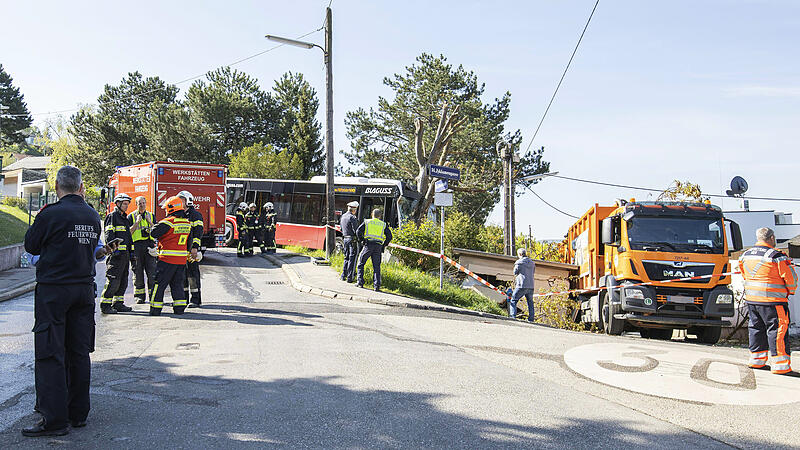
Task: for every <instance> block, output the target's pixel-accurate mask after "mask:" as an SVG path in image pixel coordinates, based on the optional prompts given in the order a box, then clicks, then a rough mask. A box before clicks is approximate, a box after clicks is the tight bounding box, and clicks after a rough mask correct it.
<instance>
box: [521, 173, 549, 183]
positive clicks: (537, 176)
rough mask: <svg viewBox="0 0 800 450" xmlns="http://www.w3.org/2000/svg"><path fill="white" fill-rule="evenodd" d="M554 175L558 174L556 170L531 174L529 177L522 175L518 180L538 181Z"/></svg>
mask: <svg viewBox="0 0 800 450" xmlns="http://www.w3.org/2000/svg"><path fill="white" fill-rule="evenodd" d="M554 175H558V172H548V173H540V174H538V175H531V176H529V177H522V178H520V179H519V180H520V181H539V180H541V179H542V178H546V177H552V176H554Z"/></svg>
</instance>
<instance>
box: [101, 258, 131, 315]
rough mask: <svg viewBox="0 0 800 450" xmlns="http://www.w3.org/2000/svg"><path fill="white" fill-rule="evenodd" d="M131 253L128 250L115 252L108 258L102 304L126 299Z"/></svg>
mask: <svg viewBox="0 0 800 450" xmlns="http://www.w3.org/2000/svg"><path fill="white" fill-rule="evenodd" d="M129 265H130V254H129V253H128V251H127V250H122V251H119V252H115V253H113V254H112V255H111V256H109V257H108V258H107V259H106V285H105V287H104V288H103V295H102V297H103V299H102V300H101V301H100V303H101V304H108V305H110V304H112V303H115V302H123V301H125V291H126V290H127V289H128V266H129Z"/></svg>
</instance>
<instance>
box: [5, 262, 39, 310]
mask: <svg viewBox="0 0 800 450" xmlns="http://www.w3.org/2000/svg"><path fill="white" fill-rule="evenodd" d="M35 287H36V268H35V267H27V268H24V269H23V268H16V269H8V270H4V271H2V272H0V302H4V301H6V300H10V299H12V298H14V297H16V296H18V295H22V294H25V293H26V292H30V291H32V290H33V289H34V288H35Z"/></svg>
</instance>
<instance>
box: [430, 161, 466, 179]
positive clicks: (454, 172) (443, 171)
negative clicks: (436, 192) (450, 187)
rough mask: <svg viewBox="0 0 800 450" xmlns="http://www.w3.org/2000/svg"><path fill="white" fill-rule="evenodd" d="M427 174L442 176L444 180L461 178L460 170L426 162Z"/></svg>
mask: <svg viewBox="0 0 800 450" xmlns="http://www.w3.org/2000/svg"><path fill="white" fill-rule="evenodd" d="M428 175H430V176H432V177H437V178H443V179H445V180H455V181H458V180H460V179H461V171H460V170H458V169H454V168H452V167H445V166H437V165H435V164H428Z"/></svg>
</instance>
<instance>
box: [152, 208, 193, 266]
mask: <svg viewBox="0 0 800 450" xmlns="http://www.w3.org/2000/svg"><path fill="white" fill-rule="evenodd" d="M158 224H159V225H161V224H166V225H169V227H170V228H171V230H169V231H167V232H166V234H164V235H163V236H161V237H160V238H158V260H159V261H164V262H165V263H169V264H186V258H187V256H188V255H189V250H188V248H189V247H188V242H189V236H190V235H191V234H192V224H191V223H190V222H189V219H186V218H184V217H175V216H168V217H167V218H165V219H163V220H161V221H160V222H158Z"/></svg>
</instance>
